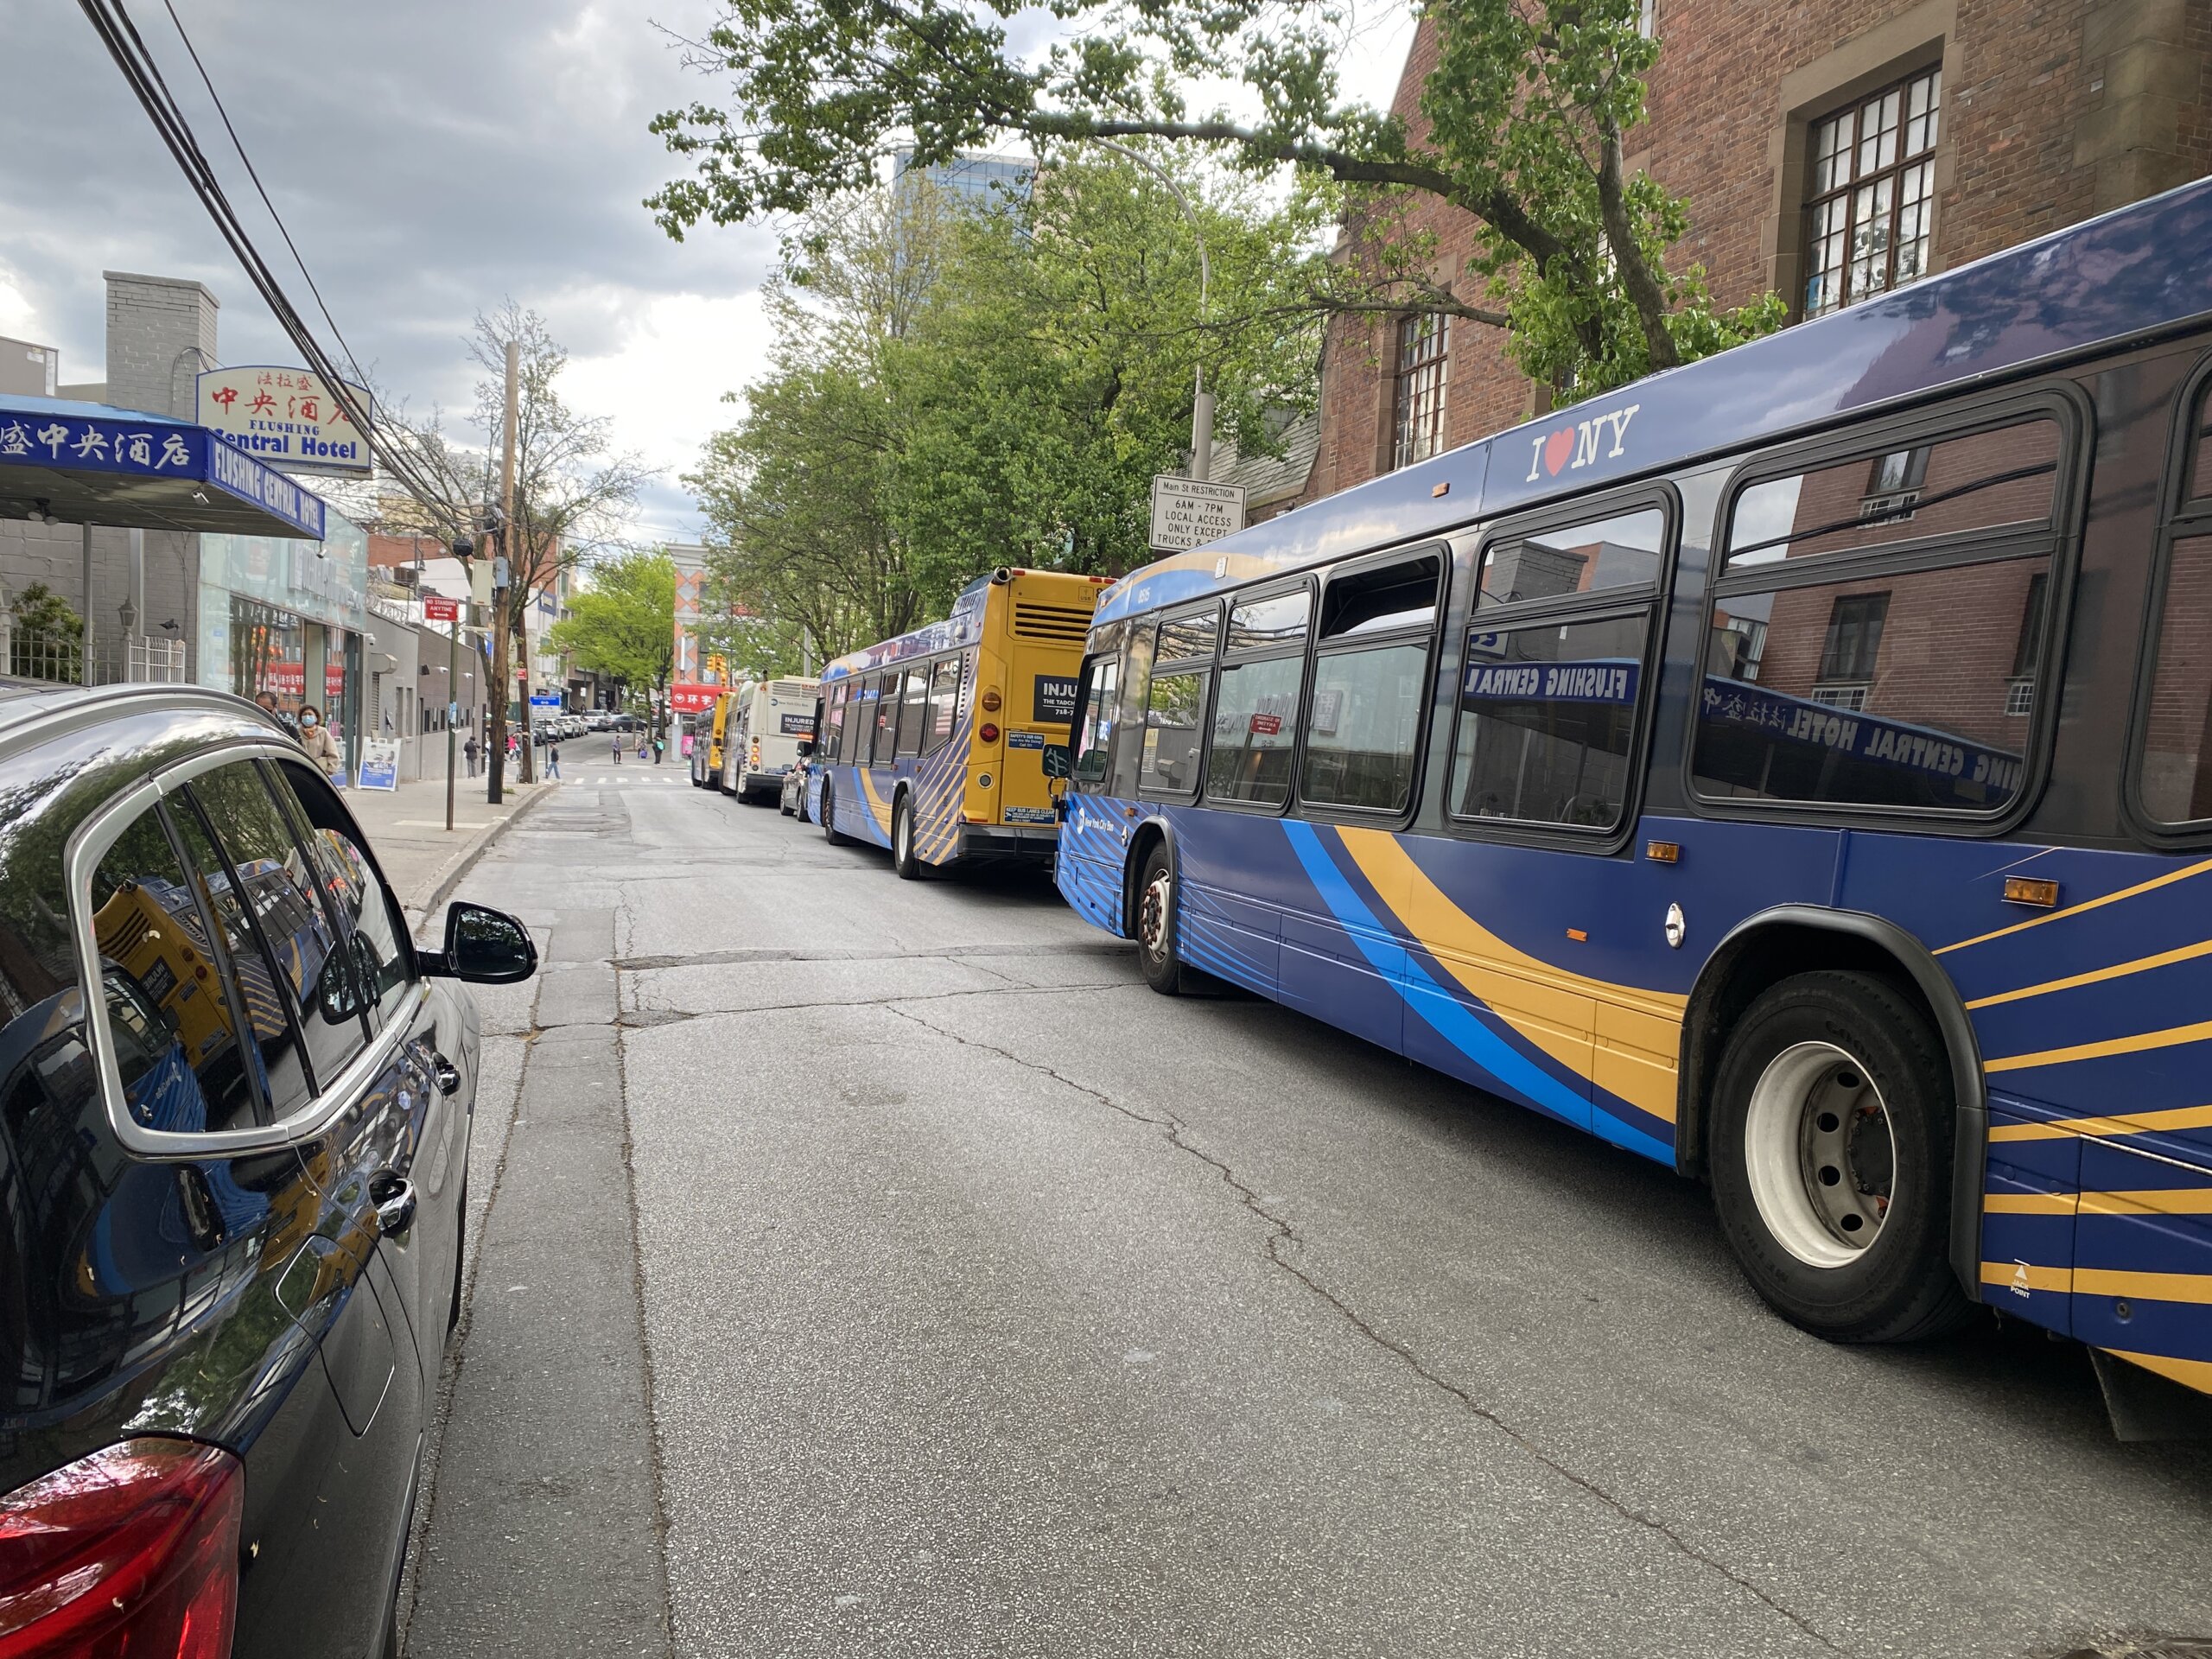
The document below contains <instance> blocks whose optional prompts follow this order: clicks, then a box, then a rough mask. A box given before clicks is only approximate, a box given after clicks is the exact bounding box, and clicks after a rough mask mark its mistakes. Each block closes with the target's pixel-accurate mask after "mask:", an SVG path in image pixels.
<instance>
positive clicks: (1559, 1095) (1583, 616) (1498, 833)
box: [1408, 498, 1681, 1161]
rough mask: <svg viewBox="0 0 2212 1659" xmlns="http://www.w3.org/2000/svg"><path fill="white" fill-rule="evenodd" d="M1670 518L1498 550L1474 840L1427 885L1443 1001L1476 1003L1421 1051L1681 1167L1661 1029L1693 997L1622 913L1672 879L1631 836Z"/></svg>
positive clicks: (1475, 757) (1473, 786) (1654, 513)
mask: <svg viewBox="0 0 2212 1659" xmlns="http://www.w3.org/2000/svg"><path fill="white" fill-rule="evenodd" d="M1668 520H1669V512H1668V510H1667V508H1666V507H1665V506H1664V505H1662V504H1661V503H1659V502H1656V501H1651V500H1649V498H1647V499H1645V501H1643V502H1627V503H1619V504H1617V505H1597V506H1592V505H1583V506H1581V507H1580V508H1579V509H1577V510H1575V511H1574V512H1573V514H1572V516H1567V517H1564V518H1562V516H1561V515H1559V514H1550V515H1547V516H1546V518H1545V519H1543V520H1539V521H1536V522H1535V523H1531V524H1525V525H1522V526H1516V527H1513V528H1510V529H1508V530H1506V531H1503V533H1501V534H1499V535H1497V536H1496V537H1492V538H1491V540H1490V541H1489V542H1488V543H1485V545H1484V548H1483V550H1482V552H1481V555H1480V564H1479V569H1480V580H1479V583H1478V589H1477V592H1476V594H1475V603H1474V610H1473V614H1472V616H1471V619H1470V622H1469V626H1468V628H1467V631H1466V632H1465V635H1464V636H1462V637H1461V638H1460V639H1458V640H1456V641H1455V642H1454V644H1455V645H1456V646H1457V647H1458V648H1459V649H1458V652H1457V654H1458V656H1459V666H1458V671H1457V683H1456V688H1455V689H1456V693H1457V696H1456V698H1455V701H1456V702H1457V704H1458V707H1457V708H1456V709H1455V710H1454V712H1453V719H1452V747H1451V749H1450V752H1449V755H1448V762H1447V765H1448V770H1447V772H1446V778H1445V780H1444V786H1445V793H1446V798H1445V810H1446V813H1447V815H1448V816H1449V817H1450V818H1451V819H1452V820H1453V821H1454V822H1455V823H1456V824H1457V825H1459V826H1460V827H1461V833H1462V835H1463V836H1465V837H1466V839H1456V838H1455V840H1454V841H1453V842H1452V843H1450V844H1449V845H1446V846H1442V847H1440V848H1437V849H1433V852H1431V854H1430V855H1429V856H1428V857H1427V859H1424V860H1418V861H1416V865H1415V868H1414V870H1413V871H1412V873H1411V877H1410V879H1411V880H1412V881H1413V884H1414V897H1413V899H1412V900H1411V902H1412V903H1413V904H1414V907H1415V910H1416V912H1419V913H1421V914H1423V915H1424V916H1425V917H1426V918H1427V920H1426V923H1425V925H1426V927H1427V930H1428V931H1429V934H1430V936H1432V937H1433V945H1432V954H1433V957H1435V959H1436V961H1437V963H1438V964H1439V966H1440V967H1441V968H1443V969H1445V971H1446V974H1448V975H1449V976H1450V979H1451V981H1452V983H1451V984H1449V985H1446V987H1444V990H1443V993H1440V995H1449V996H1450V997H1451V999H1452V1000H1453V1001H1459V1002H1461V1003H1463V1004H1471V1007H1467V1009H1466V1012H1465V1014H1450V1013H1448V1012H1447V1013H1446V1015H1445V1019H1446V1023H1444V1024H1439V1023H1438V1022H1436V1021H1424V1022H1423V1023H1424V1025H1425V1026H1427V1027H1429V1031H1428V1033H1427V1034H1426V1035H1424V1037H1423V1039H1422V1043H1423V1047H1424V1049H1425V1050H1426V1051H1427V1052H1419V1053H1416V1054H1415V1055H1414V1058H1421V1059H1422V1060H1424V1061H1425V1062H1426V1063H1427V1064H1430V1065H1438V1066H1440V1067H1441V1068H1443V1069H1446V1070H1450V1071H1457V1072H1459V1074H1460V1075H1462V1076H1465V1075H1467V1073H1468V1070H1469V1066H1470V1064H1472V1065H1473V1066H1474V1067H1476V1068H1478V1069H1479V1070H1480V1071H1487V1072H1489V1073H1490V1074H1491V1077H1494V1078H1496V1079H1497V1081H1498V1082H1499V1083H1502V1084H1505V1085H1506V1086H1507V1088H1508V1089H1509V1090H1511V1091H1512V1092H1514V1093H1515V1094H1517V1095H1519V1096H1522V1098H1524V1099H1526V1100H1527V1101H1529V1103H1531V1104H1533V1105H1535V1107H1536V1108H1537V1109H1540V1110H1542V1111H1545V1112H1548V1113H1549V1114H1551V1115H1553V1116H1558V1117H1562V1118H1565V1119H1566V1120H1567V1121H1568V1122H1573V1123H1578V1124H1580V1125H1581V1126H1583V1127H1585V1128H1590V1129H1592V1131H1593V1132H1594V1133H1596V1134H1598V1135H1600V1136H1602V1137H1603V1138H1605V1139H1607V1140H1611V1141H1616V1142H1618V1143H1619V1144H1623V1145H1627V1146H1630V1147H1634V1148H1635V1149H1637V1150H1638V1151H1641V1152H1643V1153H1645V1154H1647V1155H1649V1156H1653V1157H1656V1158H1660V1159H1662V1160H1669V1161H1671V1159H1672V1155H1673V1154H1672V1147H1673V1120H1674V1101H1673V1077H1672V1058H1673V1053H1674V1047H1675V1030H1674V1028H1673V1027H1668V1028H1667V1029H1666V1030H1664V1031H1663V1032H1662V1031H1661V1030H1660V1027H1667V1026H1668V1015H1669V1013H1670V1012H1671V1013H1672V1014H1674V1016H1675V1022H1676V1024H1678V1023H1679V1004H1680V1001H1681V999H1679V998H1672V999H1668V998H1659V999H1657V1000H1656V1001H1655V1000H1654V999H1653V997H1652V996H1651V995H1649V994H1647V993H1644V992H1642V991H1639V990H1637V989H1636V987H1637V985H1639V984H1643V983H1649V978H1650V970H1649V955H1650V953H1651V950H1652V948H1653V947H1654V946H1655V945H1656V943H1657V936H1656V931H1655V932H1653V933H1652V934H1651V936H1650V938H1649V942H1646V941H1645V940H1644V938H1643V936H1642V935H1641V934H1639V935H1637V936H1636V937H1630V935H1629V934H1628V932H1627V929H1626V924H1625V923H1624V919H1623V918H1624V917H1625V916H1628V915H1630V914H1637V915H1639V916H1640V915H1642V914H1643V912H1644V911H1645V909H1646V908H1647V906H1645V905H1644V904H1643V903H1641V902H1639V901H1640V900H1641V899H1643V896H1644V895H1645V894H1646V893H1647V892H1648V891H1656V889H1653V888H1650V887H1649V881H1650V877H1649V874H1646V872H1647V871H1648V870H1649V868H1650V867H1649V866H1646V865H1643V863H1641V862H1640V861H1637V858H1636V855H1635V854H1634V852H1633V850H1632V849H1630V850H1629V851H1627V852H1625V853H1624V847H1625V846H1626V844H1627V843H1628V842H1630V839H1631V837H1632V835H1633V831H1634V827H1635V826H1634V823H1633V822H1632V820H1631V816H1630V815H1631V813H1632V811H1633V810H1634V804H1635V802H1636V799H1637V787H1636V784H1637V775H1638V772H1639V769H1640V767H1641V766H1642V764H1643V755H1642V747H1643V734H1644V733H1645V731H1646V730H1647V729H1648V728H1649V712H1650V707H1651V700H1652V692H1653V690H1654V687H1653V682H1654V681H1655V680H1656V657H1655V654H1654V653H1655V650H1656V616H1657V611H1658V602H1657V601H1658V596H1659V594H1660V592H1661V591H1662V581H1663V575H1664V571H1665V569H1666V563H1667V562H1666V550H1667V545H1668V537H1669V522H1668ZM1469 1015H1471V1019H1470V1018H1469V1017H1468V1016H1469ZM1453 1021H1456V1026H1455V1025H1454V1024H1453V1023H1451V1022H1453ZM1412 1035H1413V1033H1411V1032H1410V1031H1409V1033H1408V1038H1409V1052H1412V1051H1411V1044H1410V1039H1411V1037H1412ZM1647 1051H1649V1054H1650V1057H1651V1059H1652V1061H1653V1062H1654V1063H1651V1064H1647V1063H1645V1062H1644V1061H1643V1059H1642V1058H1639V1057H1641V1056H1643V1055H1644V1054H1645V1053H1646V1052H1647ZM1600 1071H1603V1072H1604V1074H1605V1079H1606V1086H1605V1087H1603V1088H1601V1087H1600V1086H1599V1084H1598V1083H1597V1082H1596V1081H1595V1079H1596V1078H1597V1077H1598V1076H1599V1072H1600ZM1624 1096H1633V1100H1632V1101H1631V1100H1630V1099H1627V1098H1624ZM1601 1100H1602V1101H1603V1102H1604V1103H1605V1109H1602V1110H1601V1109H1599V1103H1600V1101H1601Z"/></svg>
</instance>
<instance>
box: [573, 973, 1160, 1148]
mask: <svg viewBox="0 0 2212 1659" xmlns="http://www.w3.org/2000/svg"><path fill="white" fill-rule="evenodd" d="M983 971H984V972H985V973H989V972H991V971H992V970H991V969H988V968H986V969H983ZM1137 989H1141V986H1139V985H1136V984H1135V983H1132V982H1128V981H1125V980H1118V979H1116V980H1106V981H1102V982H1097V983H1095V984H1089V985H1020V984H1017V983H1015V982H1014V981H1013V980H1008V981H1007V982H1006V983H1005V984H1003V985H978V986H976V987H975V988H973V989H971V990H965V991H910V992H907V993H906V994H905V995H894V996H839V997H832V998H830V999H829V1001H815V1002H764V1003H762V1004H760V1006H758V1007H750V1008H671V1007H660V1006H658V1005H646V1004H644V1003H640V1004H639V1006H638V1007H634V1008H621V1009H619V1010H618V1011H617V1013H616V1014H615V1024H616V1025H617V1026H619V1027H621V1028H622V1029H623V1030H625V1031H656V1030H658V1029H659V1028H660V1027H663V1026H676V1025H682V1024H683V1022H684V1021H686V1020H731V1019H740V1018H742V1017H744V1016H745V1015H747V1014H804V1013H805V1012H806V1011H808V1010H809V1009H812V1008H889V1009H890V1010H891V1011H892V1012H893V1014H896V1013H897V1012H898V1011H899V1010H898V1006H897V1005H898V1004H899V1003H901V1002H957V1001H961V1000H962V999H963V998H965V997H970V996H1050V995H1054V994H1055V993H1059V992H1066V991H1129V990H1137ZM935 1029H936V1027H931V1030H935ZM1079 1086H1080V1085H1071V1087H1079ZM1152 1121H1154V1120H1151V1119H1147V1120H1146V1122H1152Z"/></svg>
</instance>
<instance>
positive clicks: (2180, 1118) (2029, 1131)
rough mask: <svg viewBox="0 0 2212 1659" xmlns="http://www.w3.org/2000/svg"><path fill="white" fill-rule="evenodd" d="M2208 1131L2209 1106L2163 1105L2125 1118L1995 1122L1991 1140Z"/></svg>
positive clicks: (2211, 1123) (2210, 1124) (2210, 1122)
mask: <svg viewBox="0 0 2212 1659" xmlns="http://www.w3.org/2000/svg"><path fill="white" fill-rule="evenodd" d="M2202 1128H2212V1106H2167V1107H2162V1108H2160V1109H2158V1110H2156V1111H2149V1112H2137V1113H2135V1114H2134V1115H2133V1116H2129V1117H2061V1118H2055V1119H2053V1120H2052V1121H2051V1122H2048V1123H1999V1124H1997V1125H1996V1126H1995V1127H1993V1128H1992V1129H1991V1130H1990V1131H1989V1138H1990V1139H1991V1140H1992V1141H2063V1140H2066V1139H2068V1138H2069V1136H2073V1135H2085V1136H2087V1137H2088V1138H2089V1139H2091V1140H2099V1139H2101V1138H2103V1137H2104V1136H2107V1135H2153V1134H2158V1133H2160V1132H2162V1131H2171V1130H2174V1129H2202Z"/></svg>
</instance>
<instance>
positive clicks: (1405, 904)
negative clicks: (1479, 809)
mask: <svg viewBox="0 0 2212 1659" xmlns="http://www.w3.org/2000/svg"><path fill="white" fill-rule="evenodd" d="M1338 835H1340V836H1342V837H1343V838H1344V848H1345V850H1347V851H1348V852H1350V853H1351V856H1352V861H1353V862H1354V863H1356V864H1357V865H1358V866H1359V868H1360V873H1361V874H1363V875H1364V876H1366V878H1367V880H1368V882H1369V884H1370V886H1372V887H1374V889H1375V890H1376V893H1378V894H1380V895H1382V896H1383V898H1384V899H1385V901H1386V902H1389V903H1392V904H1393V907H1394V908H1395V910H1396V912H1397V915H1398V919H1399V920H1400V921H1401V922H1402V923H1404V924H1405V927H1406V931H1408V932H1409V933H1411V934H1412V935H1413V936H1414V938H1415V939H1417V940H1419V941H1420V943H1421V948H1422V949H1423V950H1427V952H1428V953H1429V954H1430V955H1431V956H1432V957H1435V958H1436V960H1437V961H1438V962H1439V963H1441V964H1442V965H1443V966H1444V968H1445V969H1446V971H1447V972H1448V973H1450V974H1451V976H1452V977H1453V978H1454V979H1456V980H1458V981H1459V983H1460V984H1461V985H1463V986H1465V988H1466V989H1467V990H1468V991H1469V992H1470V993H1471V994H1472V995H1474V996H1476V997H1477V998H1478V999H1479V1000H1480V1001H1482V1003H1483V1005H1484V1007H1487V1008H1489V1009H1490V1010H1491V1012H1492V1013H1494V1014H1497V1016H1498V1017H1499V1018H1500V1019H1502V1020H1504V1021H1505V1022H1506V1023H1507V1024H1508V1025H1510V1026H1511V1027H1513V1028H1514V1030H1516V1031H1517V1032H1519V1033H1521V1034H1522V1036H1523V1037H1525V1038H1527V1039H1529V1041H1530V1042H1531V1043H1534V1044H1535V1046H1537V1047H1538V1048H1540V1049H1541V1050H1542V1051H1543V1052H1545V1053H1546V1054H1548V1055H1550V1056H1551V1058H1554V1059H1555V1060H1557V1061H1558V1062H1559V1063H1560V1065H1565V1066H1567V1067H1570V1068H1571V1069H1572V1070H1573V1071H1576V1072H1578V1073H1580V1074H1581V1075H1582V1076H1584V1077H1592V1078H1593V1079H1594V1078H1595V1077H1598V1076H1599V1074H1602V1077H1603V1084H1602V1086H1603V1087H1604V1088H1605V1090H1607V1091H1608V1092H1609V1093H1611V1094H1613V1095H1616V1096H1619V1097H1620V1098H1621V1099H1623V1100H1625V1101H1627V1102H1628V1103H1630V1105H1631V1106H1634V1107H1636V1108H1637V1109H1639V1110H1641V1111H1645V1112H1649V1114H1651V1116H1654V1117H1656V1118H1659V1119H1661V1120H1662V1122H1669V1123H1671V1122H1674V1121H1675V1049H1676V1046H1677V1044H1678V1043H1679V1040H1680V1039H1679V1035H1678V1033H1680V1031H1681V1020H1682V1011H1683V1009H1684V1008H1685V1007H1688V1003H1689V999H1688V997H1687V996H1683V995H1677V994H1675V993H1674V992H1671V991H1647V990H1641V989H1637V988H1632V987H1630V986H1625V985H1617V984H1614V983H1613V982H1611V981H1610V980H1603V979H1593V978H1592V977H1590V976H1588V975H1586V974H1577V973H1573V972H1572V971H1570V970H1569V969H1564V968H1561V967H1559V966H1558V965H1557V964H1555V963H1548V962H1546V961H1544V960H1543V959H1542V958H1541V957H1533V956H1530V955H1529V953H1528V952H1527V951H1525V950H1517V949H1516V948H1515V947H1514V946H1512V945H1510V944H1507V943H1506V942H1505V941H1504V940H1503V939H1502V938H1498V937H1497V934H1495V933H1493V932H1491V931H1490V930H1489V929H1488V928H1486V927H1484V926H1483V925H1482V924H1481V923H1479V922H1478V921H1476V920H1475V919H1474V918H1473V917H1471V916H1470V915H1468V914H1467V912H1465V911H1464V910H1462V909H1460V908H1459V906H1458V905H1456V904H1454V903H1452V900H1451V899H1450V898H1448V897H1447V896H1446V894H1445V893H1444V890H1443V889H1442V888H1440V887H1438V886H1437V885H1436V883H1435V882H1434V881H1433V880H1430V879H1429V876H1428V873H1427V871H1426V870H1424V869H1422V868H1421V866H1420V865H1419V864H1418V863H1416V862H1415V861H1414V859H1413V857H1412V856H1411V855H1409V854H1408V852H1407V851H1406V849H1404V847H1403V846H1402V845H1401V844H1400V843H1399V842H1398V839H1397V837H1396V836H1393V835H1392V834H1391V833H1390V832H1389V830H1387V829H1350V828H1347V829H1339V830H1338ZM1395 895H1403V897H1402V898H1395V897H1394V896H1395ZM1501 1004H1503V1006H1501ZM1611 1011H1621V1012H1625V1013H1627V1014H1632V1015H1633V1014H1641V1015H1643V1016H1645V1019H1646V1021H1648V1023H1643V1027H1642V1029H1640V1030H1639V1029H1637V1026H1638V1024H1639V1023H1640V1022H1638V1021H1636V1020H1618V1019H1614V1018H1609V1017H1608V1014H1609V1012H1611ZM1638 1039H1641V1040H1638Z"/></svg>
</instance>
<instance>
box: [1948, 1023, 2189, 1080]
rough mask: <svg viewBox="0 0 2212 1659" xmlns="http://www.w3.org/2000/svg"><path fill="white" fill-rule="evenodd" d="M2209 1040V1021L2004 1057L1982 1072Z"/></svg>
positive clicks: (1983, 1065) (1984, 1066)
mask: <svg viewBox="0 0 2212 1659" xmlns="http://www.w3.org/2000/svg"><path fill="white" fill-rule="evenodd" d="M2207 1040H2212V1020H2198V1021H2197V1022H2196V1024H2194V1025H2188V1026H2169V1027H2167V1028H2166V1029H2165V1030H2164V1031H2139V1032H2136V1033H2133V1035H2131V1036H2126V1037H2107V1038H2106V1039H2104V1040H2103V1041H2101V1042H2095V1043H2075V1044H2073V1045H2071V1046H2069V1047H2066V1048H2043V1049H2037V1051H2036V1052H2034V1053H2032V1054H2007V1055H2004V1056H2002V1057H2000V1058H1997V1059H1993V1060H1984V1061H1983V1062H1982V1063H1981V1069H1982V1070H1983V1071H2027V1070H2029V1069H2031V1067H2034V1066H2038V1065H2072V1064H2073V1063H2074V1062H2075V1060H2102V1059H2109V1058H2111V1057H2112V1056H2113V1055H2115V1054H2140V1053H2142V1052H2144V1051H2145V1050H2146V1049H2153V1048H2178V1047H2179V1046H2182V1045H2183V1043H2201V1042H2204V1041H2207Z"/></svg>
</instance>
